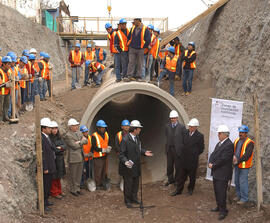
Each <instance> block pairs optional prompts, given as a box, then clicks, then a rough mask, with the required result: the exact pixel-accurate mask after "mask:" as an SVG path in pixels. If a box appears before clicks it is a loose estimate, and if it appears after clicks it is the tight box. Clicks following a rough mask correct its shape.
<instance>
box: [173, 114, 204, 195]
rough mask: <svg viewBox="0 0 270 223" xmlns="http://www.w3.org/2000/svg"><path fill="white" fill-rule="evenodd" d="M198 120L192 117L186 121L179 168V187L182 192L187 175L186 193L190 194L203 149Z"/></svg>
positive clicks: (202, 137) (202, 138)
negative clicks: (186, 129) (180, 166)
mask: <svg viewBox="0 0 270 223" xmlns="http://www.w3.org/2000/svg"><path fill="white" fill-rule="evenodd" d="M198 126H199V121H198V120H197V119H196V118H193V119H191V120H190V121H189V123H188V131H187V132H186V135H185V138H184V149H183V155H182V162H181V165H182V168H181V169H180V176H179V178H180V179H179V181H180V183H179V188H178V191H179V192H181V193H182V191H183V189H184V185H185V181H186V180H187V177H189V185H188V193H189V194H190V195H192V193H193V190H194V187H195V182H196V173H197V169H198V162H199V155H200V154H201V153H202V152H203V150H204V136H203V134H201V133H200V132H199V131H198Z"/></svg>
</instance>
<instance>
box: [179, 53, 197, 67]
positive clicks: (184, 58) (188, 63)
mask: <svg viewBox="0 0 270 223" xmlns="http://www.w3.org/2000/svg"><path fill="white" fill-rule="evenodd" d="M192 51H193V50H188V55H187V56H185V52H183V53H182V54H181V62H182V63H183V62H184V61H185V62H186V64H185V66H184V69H192V68H191V67H190V64H191V63H192V62H194V61H195V60H196V57H197V54H196V52H195V53H194V54H193V55H192V56H191V57H190V58H189V55H190V54H191V52H192ZM194 51H195V50H194Z"/></svg>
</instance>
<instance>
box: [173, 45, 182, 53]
mask: <svg viewBox="0 0 270 223" xmlns="http://www.w3.org/2000/svg"><path fill="white" fill-rule="evenodd" d="M180 46H181V44H180V43H179V44H178V45H174V49H175V55H177V56H180V54H181V50H180Z"/></svg>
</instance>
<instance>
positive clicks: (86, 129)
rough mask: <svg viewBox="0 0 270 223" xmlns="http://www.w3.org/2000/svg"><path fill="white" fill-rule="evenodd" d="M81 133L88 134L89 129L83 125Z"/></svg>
mask: <svg viewBox="0 0 270 223" xmlns="http://www.w3.org/2000/svg"><path fill="white" fill-rule="evenodd" d="M80 131H81V132H88V131H89V129H88V128H87V127H86V126H85V125H81V127H80Z"/></svg>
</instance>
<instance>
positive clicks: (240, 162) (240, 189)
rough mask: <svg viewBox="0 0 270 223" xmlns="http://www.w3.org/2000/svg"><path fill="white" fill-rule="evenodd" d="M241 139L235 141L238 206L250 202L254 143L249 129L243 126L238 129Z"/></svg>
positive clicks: (234, 157) (234, 161)
mask: <svg viewBox="0 0 270 223" xmlns="http://www.w3.org/2000/svg"><path fill="white" fill-rule="evenodd" d="M238 132H239V138H237V139H236V140H235V141H234V156H233V164H234V171H235V172H234V174H235V175H234V176H235V180H234V182H235V189H236V195H237V204H240V205H242V204H245V203H246V202H248V173H249V170H250V168H251V167H252V159H253V150H254V141H253V140H251V139H250V138H249V137H248V135H247V134H248V132H249V128H248V126H246V125H242V126H241V127H239V128H238Z"/></svg>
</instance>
